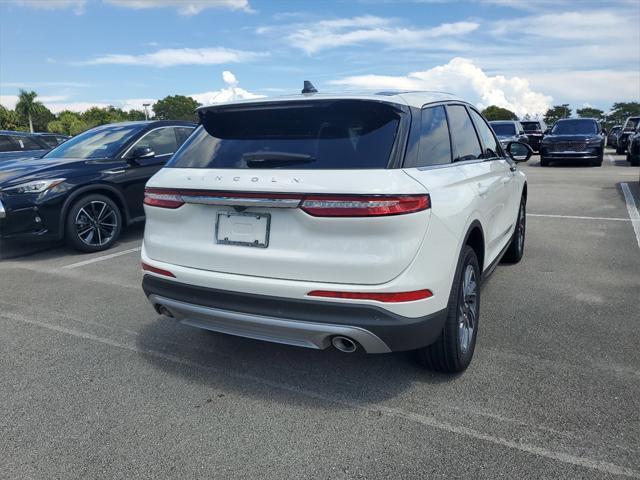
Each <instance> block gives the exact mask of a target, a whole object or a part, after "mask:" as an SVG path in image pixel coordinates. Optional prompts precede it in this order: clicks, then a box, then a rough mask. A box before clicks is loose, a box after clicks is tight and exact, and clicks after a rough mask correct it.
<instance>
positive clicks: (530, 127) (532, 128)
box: [520, 122, 540, 132]
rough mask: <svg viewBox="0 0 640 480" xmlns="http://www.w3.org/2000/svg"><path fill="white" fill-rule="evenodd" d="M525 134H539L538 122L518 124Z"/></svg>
mask: <svg viewBox="0 0 640 480" xmlns="http://www.w3.org/2000/svg"><path fill="white" fill-rule="evenodd" d="M520 123H521V124H522V127H523V128H524V131H525V132H539V131H540V124H539V123H538V122H520Z"/></svg>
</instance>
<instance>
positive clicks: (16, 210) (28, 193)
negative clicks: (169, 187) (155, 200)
mask: <svg viewBox="0 0 640 480" xmlns="http://www.w3.org/2000/svg"><path fill="white" fill-rule="evenodd" d="M195 127H196V125H195V124H194V123H191V122H179V121H151V122H127V123H117V124H111V125H103V126H100V127H96V128H93V129H91V130H88V131H86V132H84V133H82V134H80V135H78V136H76V137H74V138H72V139H70V140H68V141H66V142H65V143H63V144H61V145H60V146H58V147H56V148H54V149H53V150H51V151H50V152H49V153H48V154H46V155H45V156H44V157H42V158H33V159H16V160H9V161H6V162H3V163H0V238H4V239H49V240H51V239H62V238H65V239H66V240H67V241H68V243H69V244H70V245H71V246H73V247H75V248H77V249H78V250H81V251H84V252H96V251H100V250H105V249H107V248H109V247H111V246H112V245H113V244H114V243H115V241H116V240H117V238H118V236H119V234H120V232H121V230H122V227H123V225H129V224H131V223H133V222H136V221H139V220H143V219H144V209H143V206H142V200H143V197H144V185H145V183H146V182H147V180H148V179H149V178H151V176H152V175H153V174H154V173H156V172H157V171H158V170H160V169H161V168H162V166H163V165H164V164H165V162H166V161H167V160H169V158H171V155H173V153H174V152H175V151H176V150H177V149H178V147H179V146H180V145H181V144H182V143H183V142H184V141H185V140H186V138H187V137H188V136H189V135H190V134H191V132H192V131H193V129H194V128H195Z"/></svg>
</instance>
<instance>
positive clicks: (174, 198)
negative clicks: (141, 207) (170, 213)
mask: <svg viewBox="0 0 640 480" xmlns="http://www.w3.org/2000/svg"><path fill="white" fill-rule="evenodd" d="M144 204H145V205H151V206H152V207H161V208H178V207H181V206H182V205H184V200H183V199H182V196H181V195H180V192H178V191H176V190H162V189H156V188H146V189H145V190H144Z"/></svg>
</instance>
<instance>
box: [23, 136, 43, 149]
mask: <svg viewBox="0 0 640 480" xmlns="http://www.w3.org/2000/svg"><path fill="white" fill-rule="evenodd" d="M21 140H22V142H23V144H24V148H25V150H42V149H46V148H47V146H46V145H45V144H43V143H41V142H40V140H39V139H36V138H33V137H22V138H21Z"/></svg>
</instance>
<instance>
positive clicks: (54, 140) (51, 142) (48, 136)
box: [35, 132, 71, 148]
mask: <svg viewBox="0 0 640 480" xmlns="http://www.w3.org/2000/svg"><path fill="white" fill-rule="evenodd" d="M35 135H37V136H38V137H39V138H40V139H41V140H43V141H44V142H45V143H46V144H47V145H48V146H49V148H55V147H57V146H58V145H60V144H62V143H64V142H66V141H67V140H69V139H70V138H71V137H69V136H68V135H62V134H59V133H44V132H40V133H36V134H35Z"/></svg>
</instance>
